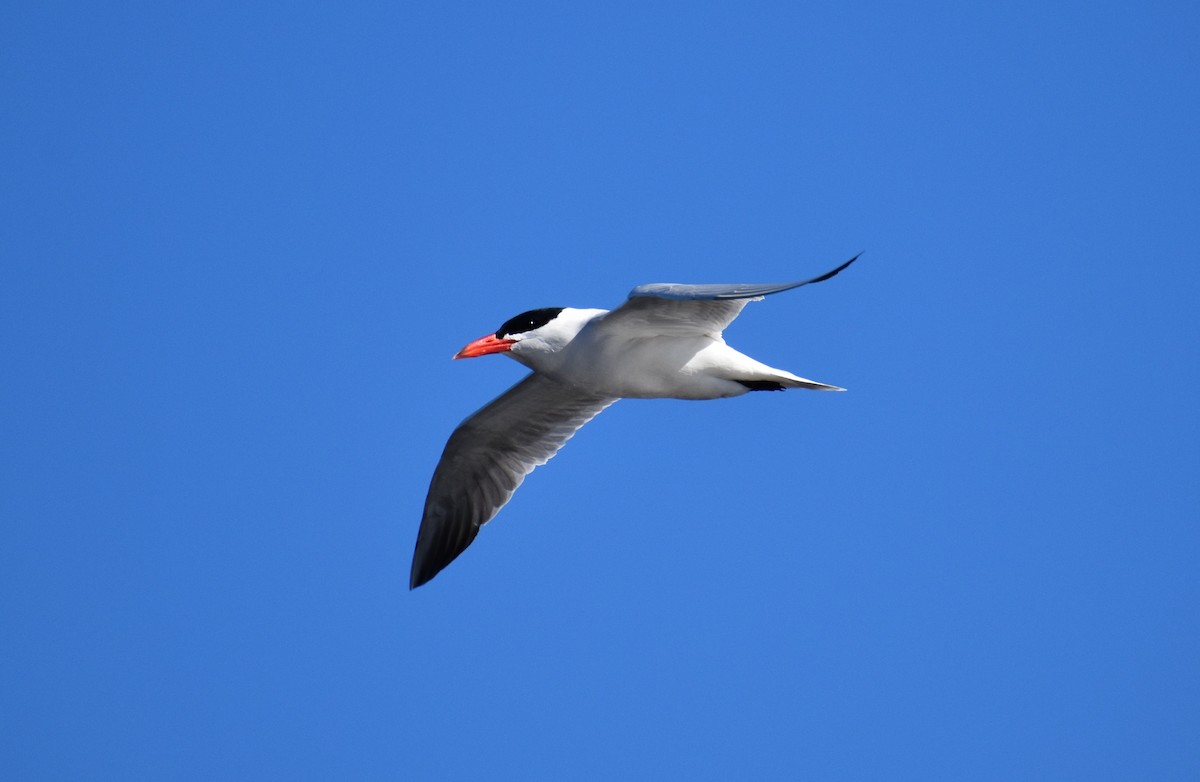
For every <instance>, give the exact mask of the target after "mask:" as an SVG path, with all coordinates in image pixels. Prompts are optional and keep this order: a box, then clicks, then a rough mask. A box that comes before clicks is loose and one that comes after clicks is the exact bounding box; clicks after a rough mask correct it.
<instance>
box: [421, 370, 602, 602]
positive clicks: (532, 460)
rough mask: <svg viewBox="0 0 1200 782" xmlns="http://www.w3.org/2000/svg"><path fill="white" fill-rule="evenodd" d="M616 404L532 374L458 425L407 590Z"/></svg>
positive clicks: (436, 480)
mask: <svg viewBox="0 0 1200 782" xmlns="http://www.w3.org/2000/svg"><path fill="white" fill-rule="evenodd" d="M615 401H616V400H615V399H608V398H602V397H595V396H588V395H586V394H581V393H579V392H578V391H575V390H573V389H571V388H569V387H568V386H564V385H562V384H560V383H557V382H555V381H553V380H550V379H549V378H546V377H544V376H542V375H539V374H536V373H535V374H532V375H530V376H528V377H526V378H525V379H524V380H522V381H521V382H519V383H517V384H516V385H515V386H513V387H512V388H510V389H508V390H507V391H505V392H504V393H503V394H501V395H500V396H499V397H497V398H496V399H494V400H493V401H492V402H491V403H489V404H488V405H487V406H485V407H484V408H482V409H481V410H479V411H478V412H476V413H475V414H474V415H472V416H471V417H470V418H468V419H467V420H465V421H463V422H462V423H461V424H460V425H459V427H458V428H457V429H455V430H454V433H453V434H452V435H450V440H449V441H448V442H447V443H446V448H445V450H444V451H442V458H441V461H439V462H438V466H437V469H436V470H434V473H433V480H432V481H430V484H429V494H428V495H426V497H425V512H424V515H423V516H422V518H421V530H420V532H418V533H417V546H416V551H415V552H414V553H413V562H412V573H411V576H410V578H409V588H410V589H415V588H417V587H419V586H421V585H422V584H424V583H425V582H426V581H428V580H429V579H431V578H433V577H434V576H436V575H437V574H438V572H439V571H440V570H441V569H442V568H444V567H446V566H447V565H449V564H450V563H451V562H452V561H454V558H455V557H457V556H458V555H459V554H461V553H462V552H463V551H464V550H466V548H467V546H469V545H471V541H473V540H474V539H475V536H476V535H477V534H478V533H479V528H480V527H482V526H483V525H484V524H486V523H487V522H488V521H490V520H491V518H492V517H493V516H495V515H496V513H497V512H498V511H499V510H500V509H501V508H502V507H504V505H505V503H507V502H508V500H509V498H511V497H512V495H513V492H515V491H516V490H517V487H518V486H520V485H521V482H522V481H524V480H525V476H526V475H528V474H529V473H530V472H532V471H533V469H534V468H535V467H537V466H539V465H542V464H545V463H546V462H547V461H549V459H550V457H552V456H554V454H556V453H558V449H559V448H562V446H563V444H564V443H566V442H567V440H570V439H571V436H572V435H573V434H575V432H576V431H578V429H579V427H581V426H583V425H584V424H586V423H587V422H588V421H590V420H592V418H594V417H595V416H596V414H597V413H599V412H600V411H601V410H603V409H604V408H606V407H608V406H609V405H611V404H612V403H613V402H615Z"/></svg>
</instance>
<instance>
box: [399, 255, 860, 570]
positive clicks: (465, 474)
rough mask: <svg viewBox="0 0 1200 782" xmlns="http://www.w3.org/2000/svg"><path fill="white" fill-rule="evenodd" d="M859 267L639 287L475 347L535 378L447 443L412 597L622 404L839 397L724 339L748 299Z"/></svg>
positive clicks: (516, 322)
mask: <svg viewBox="0 0 1200 782" xmlns="http://www.w3.org/2000/svg"><path fill="white" fill-rule="evenodd" d="M856 258H857V256H855V258H851V259H850V260H849V261H847V262H846V263H844V264H842V265H841V266H839V267H838V268H837V269H834V270H833V271H831V272H829V273H827V274H824V275H821V276H820V277H816V278H814V279H811V280H805V281H803V282H798V283H790V284H785V285H679V284H674V283H655V284H651V285H642V286H639V287H637V288H634V289H633V291H632V292H631V293H630V295H629V300H628V301H627V302H625V304H623V305H622V306H621V307H618V308H617V309H615V310H612V311H608V310H601V309H575V308H569V307H567V308H563V307H551V308H544V309H539V310H530V311H529V312H525V313H522V314H520V315H518V316H516V317H514V318H512V319H511V320H509V321H508V322H506V323H505V324H504V325H502V326H501V327H500V329H498V330H497V331H496V332H495V334H489V335H487V336H485V337H481V338H480V339H477V340H475V341H474V342H471V343H470V344H468V345H467V346H466V347H464V348H463V349H462V350H461V351H460V352H459V353H458V354H457V355H456V356H455V358H471V357H475V356H482V355H486V354H488V353H506V354H507V355H509V356H511V357H512V358H514V359H516V360H517V361H520V362H521V363H522V364H525V365H526V366H528V367H529V368H530V369H532V370H533V373H532V374H530V375H529V376H528V377H526V378H525V379H524V380H522V381H521V382H519V383H517V384H516V385H515V386H513V387H512V388H510V389H509V390H508V391H506V392H505V393H504V394H502V395H501V396H500V397H498V398H497V399H495V400H493V401H492V402H491V403H489V404H488V405H487V406H485V407H483V408H482V409H481V410H479V411H478V412H476V413H475V414H474V415H472V416H471V417H469V418H467V420H465V421H464V422H463V423H462V424H461V425H460V426H459V427H458V428H457V429H456V430H455V431H454V433H453V434H452V435H451V437H450V440H449V442H447V443H446V448H445V450H444V451H443V453H442V458H441V461H440V462H439V463H438V466H437V469H436V470H435V471H434V476H433V480H432V481H431V483H430V487H429V494H428V496H427V497H426V499H425V512H424V515H423V518H422V520H421V529H420V532H419V533H418V535H417V546H416V551H415V553H414V555H413V568H412V576H411V580H410V588H416V587H418V586H420V585H421V584H423V583H425V582H426V581H428V580H429V579H431V578H433V577H434V576H435V575H437V573H438V572H439V571H440V570H441V569H442V568H444V567H445V566H446V565H448V564H450V562H451V561H453V560H454V558H455V557H457V556H458V555H459V554H460V553H461V552H462V551H463V550H464V549H466V547H467V546H468V545H470V543H471V541H472V540H474V538H475V535H476V534H477V533H478V531H479V528H480V527H481V526H483V524H485V523H487V522H488V521H489V520H490V519H491V518H492V517H493V516H494V515H495V514H496V512H498V511H499V510H500V508H501V507H503V506H504V504H505V503H506V502H508V499H509V498H510V497H511V496H512V493H513V492H514V491H515V490H516V488H517V487H518V486H519V485H520V484H521V481H523V480H524V478H525V475H527V474H528V473H529V472H531V471H532V470H533V469H534V468H535V467H537V466H538V465H541V464H544V463H545V462H546V461H547V460H549V459H550V457H552V456H553V455H554V454H555V453H557V451H558V449H559V448H561V447H562V445H563V444H564V443H565V442H566V441H567V440H568V439H570V438H571V436H572V435H573V434H574V433H575V432H576V431H577V430H578V429H579V427H581V426H583V424H585V423H587V422H588V421H589V420H591V419H592V418H593V417H594V416H595V415H596V414H598V413H599V412H600V411H601V410H603V409H604V408H606V407H608V406H609V405H611V404H612V403H613V402H615V401H616V400H618V399H622V398H641V399H653V398H672V399H720V398H724V397H733V396H741V395H742V394H746V393H749V392H750V391H765V390H772V391H775V390H783V389H785V388H809V389H816V390H823V391H840V390H842V389H840V388H838V387H837V386H831V385H826V384H824V383H817V382H815V381H812V380H806V379H804V378H802V377H798V376H796V375H793V374H792V373H790V372H786V371H784V370H781V369H775V368H773V367H770V366H767V365H766V364H763V363H761V362H759V361H756V360H754V359H752V358H750V357H749V356H747V355H745V354H743V353H740V352H738V351H737V350H734V349H733V348H731V347H729V345H727V344H726V343H725V340H724V338H723V337H722V336H721V333H722V331H723V330H724V329H725V327H726V326H728V325H729V324H730V323H731V322H733V320H734V318H736V317H737V316H738V314H739V313H740V312H741V310H742V308H743V307H744V306H745V305H746V302H747V301H751V300H754V299H758V298H761V297H762V296H766V295H769V294H771V293H778V292H780V291H784V290H788V289H790V288H795V287H799V286H801V285H806V284H808V283H812V282H821V281H822V280H826V279H829V278H830V277H832V276H833V275H835V274H837V273H838V272H840V271H841V270H842V269H844V268H846V267H847V266H849V265H850V264H851V263H853V262H854V260H855V259H856Z"/></svg>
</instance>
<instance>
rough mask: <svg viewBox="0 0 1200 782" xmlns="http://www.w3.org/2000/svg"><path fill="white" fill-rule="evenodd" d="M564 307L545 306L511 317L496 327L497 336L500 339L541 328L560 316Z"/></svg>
mask: <svg viewBox="0 0 1200 782" xmlns="http://www.w3.org/2000/svg"><path fill="white" fill-rule="evenodd" d="M562 311H563V308H562V307H543V308H542V309H540V310H530V311H529V312H522V313H521V314H520V315H518V316H517V317H515V318H509V319H508V320H506V321H505V322H504V325H503V326H501V327H500V328H498V329H496V336H497V337H498V338H500V339H504V338H505V337H511V336H513V335H514V334H524V333H525V332H527V331H533V330H534V329H540V328H541V327H542V326H545V325H546V324H547V323H549V322H550V321H552V320H554V319H555V318H557V317H558V313H560V312H562Z"/></svg>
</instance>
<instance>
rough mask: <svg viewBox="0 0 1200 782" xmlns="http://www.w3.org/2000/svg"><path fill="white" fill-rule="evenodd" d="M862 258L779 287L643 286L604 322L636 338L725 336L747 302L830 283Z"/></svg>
mask: <svg viewBox="0 0 1200 782" xmlns="http://www.w3.org/2000/svg"><path fill="white" fill-rule="evenodd" d="M856 260H858V256H857V255H856V256H854V257H853V258H851V259H850V260H848V261H846V262H845V263H843V264H842V265H841V266H839V267H837V268H836V269H834V270H833V271H829V272H826V273H824V274H822V275H821V276H819V277H813V278H812V279H811V280H802V281H801V282H786V283H782V284H778V285H752V284H729V285H684V284H681V283H675V282H655V283H650V284H649V285H639V286H637V287H636V288H634V289H633V290H632V291H630V292H629V300H628V301H626V302H625V303H624V304H622V305H621V306H620V307H618V308H617V309H615V310H613V311H612V312H610V313H609V314H607V315H605V316H604V319H603V321H602V322H601V323H600V324H598V326H599V327H600V328H604V329H608V328H614V329H615V328H619V329H621V331H622V332H623V333H626V334H629V335H631V336H633V335H644V336H655V335H665V336H693V335H696V336H698V335H704V334H707V335H710V336H714V337H715V336H719V335H720V333H721V332H722V331H724V330H725V328H726V327H727V326H729V324H730V323H733V321H734V319H735V318H737V316H738V315H739V314H740V313H741V311H742V308H743V307H745V306H746V302H748V301H751V300H753V299H758V298H761V297H763V296H769V295H771V294H772V293H780V292H782V291H788V290H791V289H792V288H799V287H800V286H801V285H808V284H809V283H814V282H824V281H825V280H828V279H829V278H830V277H833V276H834V275H836V274H837V273H838V272H840V271H841V270H842V269H845V268H846V267H847V266H849V265H850V264H852V263H854V262H855V261H856Z"/></svg>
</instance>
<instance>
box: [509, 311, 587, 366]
mask: <svg viewBox="0 0 1200 782" xmlns="http://www.w3.org/2000/svg"><path fill="white" fill-rule="evenodd" d="M540 312H543V311H542V310H533V311H532V312H529V313H524V314H522V315H518V316H517V317H516V318H513V320H511V321H509V322H508V323H506V324H505V326H508V325H509V324H511V323H514V322H520V321H521V320H522V319H523V318H525V317H527V316H530V315H532V314H533V313H540ZM604 313H605V310H580V309H574V308H573V307H565V308H563V309H561V310H559V311H558V313H557V314H555V315H554V316H553V317H551V318H550V319H549V320H547V321H546V322H544V323H542V324H541V325H538V326H536V327H534V328H531V329H528V330H527V331H522V332H519V333H516V334H501V336H504V337H507V338H508V339H512V340H516V343H515V344H514V345H513V346H512V348H510V349H509V352H508V354H509V355H510V356H512V357H513V358H515V359H516V360H517V361H520V362H521V363H522V364H525V365H526V366H529V367H532V368H534V369H537V368H538V366H539V364H540V363H541V362H542V361H543V360H546V359H551V360H552V357H553V355H554V354H555V353H558V352H559V351H560V350H562V349H563V348H565V347H566V346H567V345H568V344H570V342H571V340H573V339H575V335H576V334H578V333H579V332H580V331H581V330H582V329H583V327H584V326H586V325H587V324H588V323H590V322H591V321H592V320H593V319H594V318H595V317H596V316H598V315H603V314H604ZM501 328H502V330H503V328H504V327H501ZM497 333H498V334H500V332H497Z"/></svg>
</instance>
